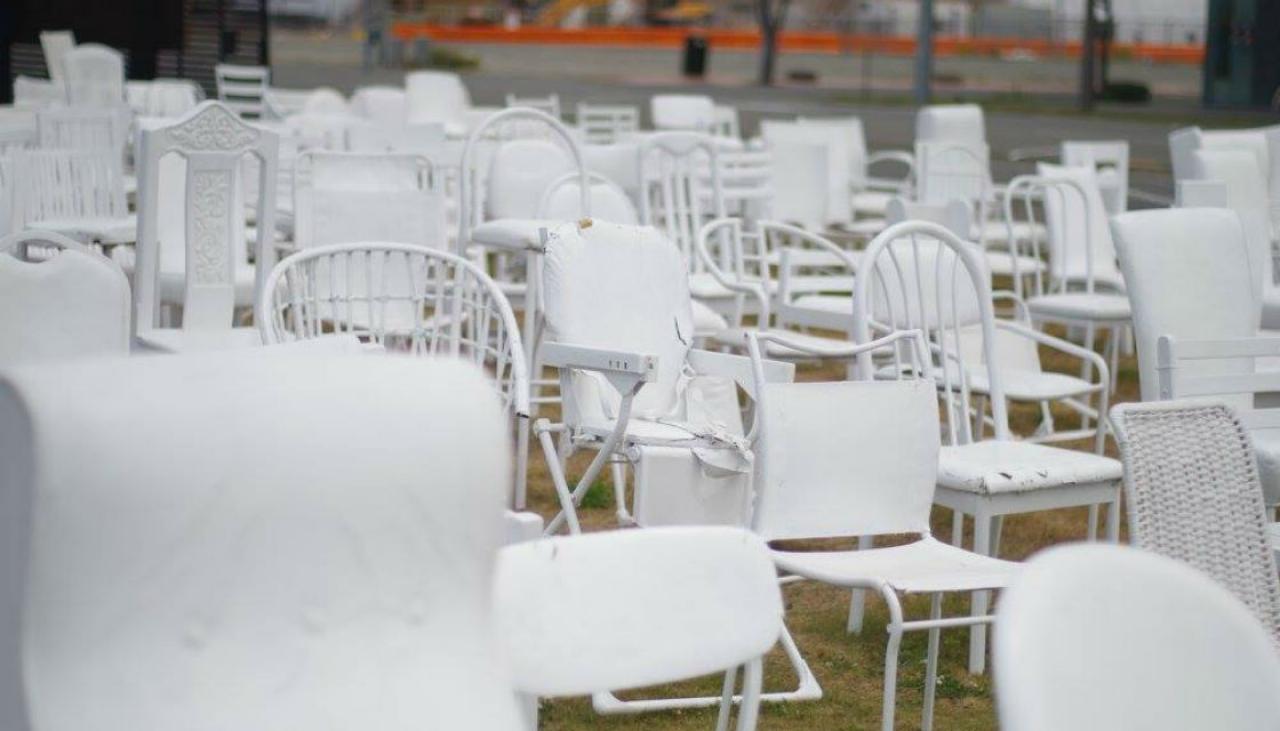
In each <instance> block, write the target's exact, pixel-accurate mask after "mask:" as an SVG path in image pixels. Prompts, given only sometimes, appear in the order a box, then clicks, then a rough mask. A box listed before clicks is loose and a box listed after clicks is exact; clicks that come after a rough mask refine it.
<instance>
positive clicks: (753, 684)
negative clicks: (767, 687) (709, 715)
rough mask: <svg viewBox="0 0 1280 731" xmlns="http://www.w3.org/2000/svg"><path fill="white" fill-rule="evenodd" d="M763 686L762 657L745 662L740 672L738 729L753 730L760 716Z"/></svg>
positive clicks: (742, 730)
mask: <svg viewBox="0 0 1280 731" xmlns="http://www.w3.org/2000/svg"><path fill="white" fill-rule="evenodd" d="M763 686H764V659H763V658H759V657H758V658H756V659H754V660H752V661H751V662H749V663H747V666H746V669H745V670H744V671H743V673H742V704H741V705H739V706H738V731H754V729H755V727H756V723H757V722H758V720H759V718H760V696H761V689H762V688H763Z"/></svg>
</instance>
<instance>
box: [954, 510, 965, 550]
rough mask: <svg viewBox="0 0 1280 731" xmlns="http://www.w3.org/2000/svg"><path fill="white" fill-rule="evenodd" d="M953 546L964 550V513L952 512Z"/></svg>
mask: <svg viewBox="0 0 1280 731" xmlns="http://www.w3.org/2000/svg"><path fill="white" fill-rule="evenodd" d="M951 545H953V546H955V547H956V548H964V513H962V512H960V511H959V510H952V511H951Z"/></svg>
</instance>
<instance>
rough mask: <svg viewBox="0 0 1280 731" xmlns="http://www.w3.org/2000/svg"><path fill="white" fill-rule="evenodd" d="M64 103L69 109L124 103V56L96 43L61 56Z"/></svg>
mask: <svg viewBox="0 0 1280 731" xmlns="http://www.w3.org/2000/svg"><path fill="white" fill-rule="evenodd" d="M62 62H63V66H64V67H65V69H64V71H65V74H66V87H67V89H66V90H67V103H68V104H71V105H72V106H91V107H93V106H107V107H114V106H119V105H121V104H124V101H125V97H124V55H123V54H121V53H120V52H119V51H117V50H115V49H114V48H111V47H109V46H104V45H102V44H99V43H81V44H79V45H77V46H75V47H73V48H71V49H70V50H68V51H67V52H66V53H64V54H62Z"/></svg>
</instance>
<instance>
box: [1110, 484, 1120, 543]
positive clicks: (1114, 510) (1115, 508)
mask: <svg viewBox="0 0 1280 731" xmlns="http://www.w3.org/2000/svg"><path fill="white" fill-rule="evenodd" d="M1107 541H1109V542H1111V543H1119V542H1120V488H1118V487H1117V488H1116V497H1115V499H1114V500H1112V501H1111V503H1110V504H1109V505H1108V506H1107Z"/></svg>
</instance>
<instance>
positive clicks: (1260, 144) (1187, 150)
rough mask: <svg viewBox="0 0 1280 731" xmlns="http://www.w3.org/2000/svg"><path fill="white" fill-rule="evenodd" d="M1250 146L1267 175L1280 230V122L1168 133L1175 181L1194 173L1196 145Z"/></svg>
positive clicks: (1273, 217)
mask: <svg viewBox="0 0 1280 731" xmlns="http://www.w3.org/2000/svg"><path fill="white" fill-rule="evenodd" d="M1202 148H1204V149H1239V150H1247V151H1249V152H1251V153H1253V155H1254V156H1255V157H1256V158H1257V160H1258V168H1259V169H1260V170H1261V171H1262V175H1263V177H1264V178H1266V181H1267V184H1266V190H1267V200H1269V201H1271V207H1270V208H1271V225H1272V228H1273V230H1276V231H1280V125H1272V126H1270V127H1254V128H1252V129H1221V130H1202V129H1200V128H1199V127H1184V128H1182V129H1179V130H1174V131H1173V132H1171V133H1169V152H1170V156H1171V158H1172V162H1173V179H1174V181H1175V182H1181V181H1183V180H1187V179H1190V178H1191V176H1192V169H1193V168H1192V161H1191V153H1192V151H1193V150H1197V149H1202Z"/></svg>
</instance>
